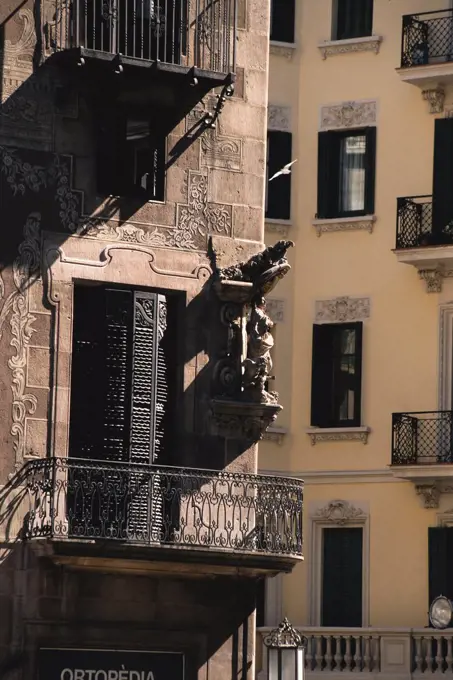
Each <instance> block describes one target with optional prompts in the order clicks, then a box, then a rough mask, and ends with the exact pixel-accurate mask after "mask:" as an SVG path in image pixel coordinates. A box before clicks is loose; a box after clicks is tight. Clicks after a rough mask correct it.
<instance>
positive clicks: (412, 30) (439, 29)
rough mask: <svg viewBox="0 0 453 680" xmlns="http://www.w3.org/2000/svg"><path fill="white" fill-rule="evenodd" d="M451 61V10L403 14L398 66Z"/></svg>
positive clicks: (452, 25) (452, 34) (452, 24)
mask: <svg viewBox="0 0 453 680" xmlns="http://www.w3.org/2000/svg"><path fill="white" fill-rule="evenodd" d="M448 61H453V10H452V9H443V10H437V11H434V12H421V13H419V14H406V15H404V16H403V29H402V41H401V67H402V68H407V67H412V66H422V65H425V64H433V63H435V64H439V63H443V62H448Z"/></svg>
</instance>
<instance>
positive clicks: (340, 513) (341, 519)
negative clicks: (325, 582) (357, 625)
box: [306, 499, 370, 628]
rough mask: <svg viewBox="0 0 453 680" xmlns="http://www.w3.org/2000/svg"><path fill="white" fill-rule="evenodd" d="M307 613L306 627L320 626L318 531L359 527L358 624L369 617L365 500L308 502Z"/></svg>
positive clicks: (367, 535) (319, 536)
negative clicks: (360, 619)
mask: <svg viewBox="0 0 453 680" xmlns="http://www.w3.org/2000/svg"><path fill="white" fill-rule="evenodd" d="M307 524H308V526H307V542H306V545H307V546H308V548H307V554H309V555H311V559H309V560H308V565H307V592H308V603H307V604H308V616H309V625H310V626H320V625H321V597H322V592H321V591H322V532H323V529H326V528H335V527H337V528H338V529H341V528H343V527H348V528H349V527H351V528H352V527H357V528H361V529H362V532H363V533H362V550H363V554H362V627H363V628H367V627H368V626H369V625H370V624H369V620H370V513H369V503H368V501H355V500H354V501H348V500H343V499H333V500H330V501H327V502H324V501H319V502H314V503H312V504H311V507H310V512H309V516H308V522H307Z"/></svg>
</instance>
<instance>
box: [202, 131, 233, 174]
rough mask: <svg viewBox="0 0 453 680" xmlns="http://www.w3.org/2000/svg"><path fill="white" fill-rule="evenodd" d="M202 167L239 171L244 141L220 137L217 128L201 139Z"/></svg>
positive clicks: (206, 133) (207, 132)
mask: <svg viewBox="0 0 453 680" xmlns="http://www.w3.org/2000/svg"><path fill="white" fill-rule="evenodd" d="M201 165H202V166H206V167H208V168H223V169H225V170H236V171H239V170H240V169H241V165H242V140H241V139H239V138H235V137H224V136H222V135H219V134H218V132H217V128H215V129H210V130H206V132H205V133H204V134H203V136H202V137H201Z"/></svg>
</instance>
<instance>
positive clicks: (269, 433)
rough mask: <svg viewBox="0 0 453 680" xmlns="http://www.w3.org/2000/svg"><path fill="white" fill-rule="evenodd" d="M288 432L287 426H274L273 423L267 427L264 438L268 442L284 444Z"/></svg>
mask: <svg viewBox="0 0 453 680" xmlns="http://www.w3.org/2000/svg"><path fill="white" fill-rule="evenodd" d="M287 434H288V432H287V430H286V428H284V427H273V426H272V425H271V426H270V427H268V428H267V430H266V432H265V433H264V436H263V439H264V440H265V441H268V442H273V443H274V444H277V445H278V446H282V444H283V442H284V439H285V437H286V435H287Z"/></svg>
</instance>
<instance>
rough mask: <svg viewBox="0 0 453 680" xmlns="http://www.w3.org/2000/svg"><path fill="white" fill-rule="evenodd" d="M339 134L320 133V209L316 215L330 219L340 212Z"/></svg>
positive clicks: (330, 132)
mask: <svg viewBox="0 0 453 680" xmlns="http://www.w3.org/2000/svg"><path fill="white" fill-rule="evenodd" d="M338 140H339V135H338V134H337V133H335V132H332V131H330V130H329V131H328V132H320V133H318V209H317V214H316V217H318V218H319V219H328V218H330V217H336V216H337V214H338V191H339V155H338V154H339V150H338V149H339V146H338V145H339V142H338Z"/></svg>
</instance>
